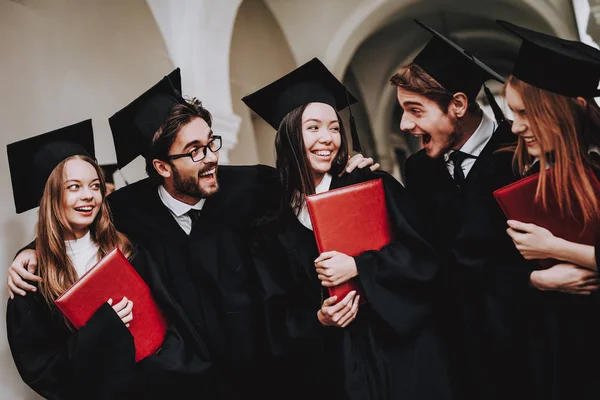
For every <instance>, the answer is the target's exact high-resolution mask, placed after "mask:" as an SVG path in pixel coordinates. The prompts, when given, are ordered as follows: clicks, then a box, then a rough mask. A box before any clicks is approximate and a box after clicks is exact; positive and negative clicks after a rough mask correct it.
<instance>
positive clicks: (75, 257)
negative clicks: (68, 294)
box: [65, 231, 99, 277]
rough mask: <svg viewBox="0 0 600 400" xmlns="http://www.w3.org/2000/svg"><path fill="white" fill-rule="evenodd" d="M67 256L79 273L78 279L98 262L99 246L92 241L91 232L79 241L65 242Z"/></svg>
mask: <svg viewBox="0 0 600 400" xmlns="http://www.w3.org/2000/svg"><path fill="white" fill-rule="evenodd" d="M65 246H66V248H67V256H68V257H69V259H70V260H71V263H72V264H73V266H74V267H75V270H76V271H77V277H81V275H83V274H85V273H86V272H87V271H88V270H89V269H90V268H92V267H93V266H94V265H95V264H96V263H97V262H98V261H99V260H98V249H99V248H98V245H97V244H96V243H94V242H93V241H92V237H91V235H90V231H88V233H86V234H85V236H84V237H82V238H81V239H77V240H65Z"/></svg>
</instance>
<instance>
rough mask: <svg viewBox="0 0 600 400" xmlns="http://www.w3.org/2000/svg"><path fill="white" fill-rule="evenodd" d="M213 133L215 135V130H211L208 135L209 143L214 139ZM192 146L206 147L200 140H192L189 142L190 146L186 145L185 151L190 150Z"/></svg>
mask: <svg viewBox="0 0 600 400" xmlns="http://www.w3.org/2000/svg"><path fill="white" fill-rule="evenodd" d="M213 133H214V132H213V130H212V129H211V130H210V132H209V133H208V141H209V142H210V140H211V139H212V137H213ZM191 146H198V147H200V146H205V145H203V144H201V143H200V141H199V140H192V141H191V142H189V143H188V144H186V145H185V147H184V148H183V151H185V149H188V148H190V147H191Z"/></svg>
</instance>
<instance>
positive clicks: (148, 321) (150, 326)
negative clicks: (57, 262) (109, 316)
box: [55, 248, 167, 362]
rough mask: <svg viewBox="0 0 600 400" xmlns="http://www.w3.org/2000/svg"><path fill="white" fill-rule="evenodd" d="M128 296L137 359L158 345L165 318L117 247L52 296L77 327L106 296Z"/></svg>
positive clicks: (157, 347)
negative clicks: (69, 285) (59, 293)
mask: <svg viewBox="0 0 600 400" xmlns="http://www.w3.org/2000/svg"><path fill="white" fill-rule="evenodd" d="M123 297H127V298H128V299H129V300H132V301H133V320H132V321H131V323H130V325H129V330H130V331H131V334H132V336H133V340H134V343H135V360H136V362H137V361H139V360H141V359H143V358H145V357H147V356H149V355H151V354H154V353H155V352H156V351H157V350H158V349H159V348H160V346H161V344H162V342H163V340H164V337H165V332H166V330H167V321H166V319H165V318H164V315H163V314H162V312H161V311H160V309H159V308H158V306H157V305H156V303H155V302H154V299H153V298H152V294H151V293H150V289H149V288H148V285H146V282H144V280H143V279H142V277H141V276H140V275H139V274H138V273H137V271H136V270H135V269H134V268H133V266H132V265H131V264H130V263H129V261H128V260H127V258H125V256H124V255H123V253H121V251H120V250H119V249H118V248H115V249H114V250H113V251H111V252H110V253H109V254H107V255H106V257H104V258H102V260H100V261H99V262H98V263H97V264H96V265H94V266H93V267H92V268H91V269H90V270H89V271H87V272H86V273H85V274H83V275H82V276H81V277H80V278H79V279H78V280H77V282H75V283H74V284H73V286H71V287H70V288H69V289H68V290H67V291H66V292H65V293H63V294H62V295H61V296H60V297H58V298H57V299H56V300H55V304H56V306H57V307H58V308H59V309H60V310H61V311H62V312H63V314H64V315H65V316H66V317H67V318H68V319H69V321H71V323H72V324H73V326H75V328H77V329H79V328H81V327H82V326H83V325H85V323H86V322H87V321H88V320H89V319H90V317H91V316H92V315H93V314H94V312H96V310H97V309H98V308H99V307H100V306H101V305H102V304H103V303H105V302H106V301H107V300H108V299H110V298H112V299H113V304H116V303H118V302H119V301H121V299H122V298H123Z"/></svg>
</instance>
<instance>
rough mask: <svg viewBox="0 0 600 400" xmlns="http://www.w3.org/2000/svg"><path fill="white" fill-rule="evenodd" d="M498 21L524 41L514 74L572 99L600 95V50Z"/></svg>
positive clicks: (536, 85) (539, 86)
mask: <svg viewBox="0 0 600 400" xmlns="http://www.w3.org/2000/svg"><path fill="white" fill-rule="evenodd" d="M496 22H498V23H499V24H500V25H501V26H502V27H503V28H505V29H506V30H508V31H509V32H511V33H513V34H515V35H517V36H518V37H519V38H521V39H522V42H521V48H520V49H519V54H518V55H517V59H516V61H515V65H514V66H513V72H512V74H513V75H514V76H515V77H517V78H519V79H520V80H522V81H523V82H526V83H529V84H530V85H532V86H535V87H537V88H540V89H544V90H548V91H550V92H553V93H557V94H561V95H563V96H570V97H578V96H581V97H587V98H591V97H596V96H599V95H600V91H599V90H598V83H599V81H600V50H597V49H595V48H593V47H591V46H588V45H587V44H585V43H582V42H579V41H574V40H565V39H561V38H557V37H555V36H550V35H546V34H544V33H541V32H536V31H532V30H530V29H526V28H522V27H520V26H517V25H514V24H511V23H510V22H508V21H501V20H498V21H496Z"/></svg>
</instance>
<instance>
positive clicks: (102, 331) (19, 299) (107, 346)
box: [6, 249, 211, 399]
mask: <svg viewBox="0 0 600 400" xmlns="http://www.w3.org/2000/svg"><path fill="white" fill-rule="evenodd" d="M136 253H137V254H136V256H135V258H134V260H133V261H132V263H133V265H134V266H135V267H136V270H138V271H139V272H140V275H142V277H143V278H144V279H145V280H146V281H147V282H148V284H149V286H150V288H151V290H152V293H153V296H154V297H155V298H156V300H157V302H158V303H159V305H160V306H161V307H162V308H163V309H165V307H168V304H169V303H170V301H171V300H170V299H169V298H168V297H165V296H164V292H163V291H161V289H160V287H161V283H160V282H159V281H158V282H157V281H154V280H153V277H152V276H151V275H148V274H146V272H147V271H148V268H147V267H146V265H147V264H146V262H147V261H148V259H147V256H146V255H145V254H144V253H143V251H141V250H139V249H138V251H136ZM134 313H135V306H134ZM6 318H7V319H6V327H7V334H8V341H9V344H10V348H11V352H12V355H13V359H14V361H15V364H16V366H17V369H18V371H19V373H20V375H21V377H22V379H23V381H24V382H25V383H27V385H29V386H30V387H31V388H32V389H33V390H35V391H36V392H37V393H38V394H40V395H41V396H43V397H45V398H48V399H80V398H89V399H120V398H123V399H126V398H127V399H129V398H137V399H159V398H163V397H164V396H166V395H178V394H180V395H181V394H184V393H186V391H185V390H184V389H185V388H189V386H190V385H191V383H194V385H195V387H198V385H200V384H201V383H200V382H207V384H209V385H210V384H211V383H210V379H208V375H209V374H210V372H211V371H210V369H211V365H210V362H208V361H206V360H204V359H202V358H200V357H198V356H196V355H195V353H194V352H193V351H192V350H190V349H189V348H188V346H187V344H184V342H183V340H182V338H181V335H180V330H182V329H183V330H184V329H185V325H181V324H180V323H179V322H180V321H179V320H177V321H176V323H173V324H170V326H169V328H168V331H167V334H166V337H165V340H164V341H163V344H162V347H161V349H160V350H159V351H158V352H157V354H155V355H151V356H149V357H147V358H145V359H143V360H140V361H139V362H138V363H135V346H134V343H133V337H132V336H131V334H130V332H129V330H128V329H127V327H126V326H125V325H124V324H123V322H121V320H120V318H119V317H118V316H117V314H116V313H115V312H114V311H113V310H112V308H111V307H110V306H109V305H108V304H103V305H102V306H101V307H100V308H99V309H98V310H97V311H96V313H95V314H94V315H93V316H92V317H91V318H90V320H89V321H88V323H87V324H86V325H84V326H83V327H81V328H80V329H79V330H71V329H70V328H69V327H68V326H67V324H66V322H65V319H64V317H63V315H62V313H61V312H60V310H58V309H57V308H56V307H55V306H54V305H52V306H49V305H48V304H47V303H46V301H45V300H44V298H43V296H41V294H40V293H39V292H32V293H28V294H27V296H24V297H23V296H16V297H15V299H14V300H9V301H8V306H7V315H6ZM166 385H170V386H171V385H172V386H171V387H169V388H168V390H166Z"/></svg>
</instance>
